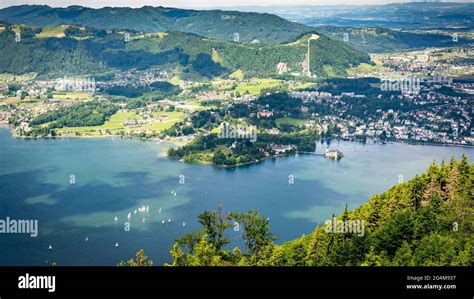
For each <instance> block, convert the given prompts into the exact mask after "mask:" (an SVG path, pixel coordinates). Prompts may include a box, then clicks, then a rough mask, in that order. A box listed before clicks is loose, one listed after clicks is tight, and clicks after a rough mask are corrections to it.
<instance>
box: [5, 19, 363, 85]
mask: <svg viewBox="0 0 474 299" xmlns="http://www.w3.org/2000/svg"><path fill="white" fill-rule="evenodd" d="M63 28H64V26H63ZM12 29H14V30H16V31H17V32H18V31H21V32H22V40H21V42H16V41H15V33H14V31H13V30H12ZM44 30H47V32H54V33H55V34H56V33H57V32H59V30H52V29H51V27H48V28H37V27H35V28H30V27H18V26H10V27H8V28H6V29H5V30H4V31H3V32H2V33H1V34H0V51H1V52H2V53H3V55H2V58H0V72H8V73H14V74H21V73H27V72H37V73H39V74H40V75H43V76H50V77H54V76H63V75H70V74H76V75H77V74H95V73H103V72H105V71H111V70H126V69H132V68H136V69H146V68H149V67H152V66H162V67H163V68H168V67H173V68H174V67H176V66H179V67H181V68H183V69H187V70H192V71H194V72H197V73H199V74H200V75H201V76H203V77H207V78H212V77H216V76H227V75H229V74H230V73H233V72H235V71H237V70H240V71H242V72H243V73H244V74H245V76H247V77H254V76H257V77H258V76H260V77H262V76H276V75H289V76H301V75H308V69H306V72H304V70H303V62H305V61H306V64H305V65H306V67H307V66H308V65H309V70H310V71H311V74H312V75H316V76H318V77H330V76H344V75H346V70H347V69H348V68H350V67H352V66H356V65H358V64H360V63H370V58H369V56H368V55H367V54H364V53H361V52H359V51H356V50H354V49H352V48H351V47H349V46H348V45H346V44H344V43H342V42H339V41H335V40H333V39H330V38H328V37H327V36H325V35H322V34H319V33H317V32H312V33H311V34H305V35H302V36H301V37H299V38H297V39H295V40H293V41H292V42H289V43H282V44H273V45H268V44H262V43H258V44H256V43H253V44H240V43H235V42H222V41H219V40H217V39H210V38H205V37H202V36H199V35H196V34H191V33H183V32H176V31H169V32H158V33H154V34H133V33H124V32H116V31H109V32H105V31H104V30H102V31H101V30H96V29H94V28H91V27H87V28H80V27H74V26H69V27H67V28H66V29H64V30H63V31H64V33H63V35H64V37H43V36H45V34H44ZM126 34H129V37H130V41H126V39H125V38H124V36H127V35H126ZM61 36H62V35H61ZM308 45H309V54H310V59H309V64H308V61H307V53H308Z"/></svg>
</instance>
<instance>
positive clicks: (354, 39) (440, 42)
mask: <svg viewBox="0 0 474 299" xmlns="http://www.w3.org/2000/svg"><path fill="white" fill-rule="evenodd" d="M317 30H319V31H320V32H322V33H324V34H327V35H328V36H329V37H331V38H334V39H336V40H339V41H344V42H347V44H349V45H350V46H351V47H353V48H354V49H357V50H359V51H362V52H366V53H383V52H399V51H406V50H414V49H424V48H429V47H453V46H462V45H467V44H469V43H472V42H471V41H470V40H469V39H466V38H458V40H456V41H453V36H451V35H445V34H434V33H413V32H405V31H398V30H391V29H386V28H381V27H368V28H355V27H343V26H321V27H318V28H317Z"/></svg>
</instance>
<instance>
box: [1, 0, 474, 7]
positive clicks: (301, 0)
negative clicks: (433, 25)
mask: <svg viewBox="0 0 474 299" xmlns="http://www.w3.org/2000/svg"><path fill="white" fill-rule="evenodd" d="M473 1H474V0H458V1H456V0H452V1H450V2H473ZM394 2H413V1H410V0H72V1H66V0H0V7H8V6H12V5H21V4H47V5H49V6H61V7H66V6H70V5H82V6H88V7H103V6H129V7H141V6H144V5H151V6H168V7H216V6H218V7H223V6H247V5H249V6H250V5H285V4H286V5H288V4H291V5H296V4H308V5H310V4H314V5H321V4H326V5H328V4H386V3H394Z"/></svg>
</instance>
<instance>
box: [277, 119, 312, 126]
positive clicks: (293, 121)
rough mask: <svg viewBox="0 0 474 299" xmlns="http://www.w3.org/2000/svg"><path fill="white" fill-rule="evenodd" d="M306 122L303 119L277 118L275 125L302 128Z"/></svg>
mask: <svg viewBox="0 0 474 299" xmlns="http://www.w3.org/2000/svg"><path fill="white" fill-rule="evenodd" d="M307 122H308V121H307V120H305V119H299V118H294V117H282V118H277V119H276V120H275V124H276V125H277V126H280V125H292V126H302V125H304V124H305V123H307Z"/></svg>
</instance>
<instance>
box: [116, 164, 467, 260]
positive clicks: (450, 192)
mask: <svg viewBox="0 0 474 299" xmlns="http://www.w3.org/2000/svg"><path fill="white" fill-rule="evenodd" d="M473 184H474V164H469V162H468V160H467V158H466V156H464V155H463V156H462V157H461V160H460V161H456V160H454V159H451V160H450V161H449V162H444V161H443V162H442V163H441V165H438V164H436V163H435V162H433V163H432V164H431V165H430V167H429V169H428V170H427V171H426V172H425V173H423V174H421V175H417V176H415V177H414V178H413V179H412V180H410V181H408V182H404V183H400V184H398V185H396V186H393V187H392V188H390V189H389V190H388V191H386V192H384V193H382V194H376V195H374V196H372V198H371V199H370V200H369V201H368V202H367V203H366V204H364V205H362V206H361V207H359V208H356V209H354V210H353V211H348V210H347V207H346V209H345V210H344V211H342V213H341V214H339V215H338V216H337V217H336V216H334V217H336V218H337V220H338V221H339V220H340V221H342V222H343V223H347V221H351V220H352V221H354V220H356V221H363V223H364V230H365V232H364V234H362V235H361V234H357V233H353V232H352V233H351V232H339V233H336V232H333V231H332V230H331V229H328V227H327V223H325V224H322V225H321V226H317V227H316V228H315V230H314V231H313V232H312V233H310V234H308V235H303V236H302V237H301V238H299V239H296V240H293V241H289V242H285V243H283V244H281V245H277V244H275V242H274V241H275V239H276V236H274V235H273V234H272V233H271V230H270V221H269V219H268V218H265V217H263V216H261V215H259V213H258V212H257V211H252V210H251V211H249V212H246V213H239V212H224V211H223V207H222V206H219V207H218V209H217V211H206V212H204V213H202V214H201V215H200V216H199V218H198V221H199V223H200V224H201V225H202V228H201V229H200V230H198V231H196V232H194V233H191V234H187V235H184V236H183V237H182V238H180V239H178V240H176V242H175V243H174V245H173V247H172V248H171V250H170V253H171V256H172V262H171V263H170V264H169V265H172V266H473V265H474V189H473ZM235 223H238V225H239V231H240V233H241V234H240V235H241V238H242V241H243V243H244V244H245V248H243V249H240V248H238V247H235V248H234V249H232V250H228V249H225V248H229V246H231V245H232V244H230V239H229V238H228V237H227V234H228V232H229V230H231V229H233V228H235V226H236V225H235ZM226 245H227V246H226ZM224 247H225V248H224ZM121 265H132V266H146V265H150V261H149V260H148V259H147V258H146V256H145V255H144V252H143V251H139V252H138V253H137V260H133V259H131V260H130V261H129V262H124V261H123V262H121Z"/></svg>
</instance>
